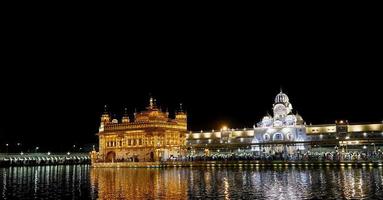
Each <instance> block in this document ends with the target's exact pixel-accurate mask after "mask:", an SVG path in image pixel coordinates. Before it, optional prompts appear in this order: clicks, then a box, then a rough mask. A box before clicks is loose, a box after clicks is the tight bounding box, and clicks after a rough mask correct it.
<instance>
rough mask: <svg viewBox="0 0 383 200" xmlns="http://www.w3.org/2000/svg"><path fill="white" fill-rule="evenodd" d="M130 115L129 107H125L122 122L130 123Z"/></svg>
mask: <svg viewBox="0 0 383 200" xmlns="http://www.w3.org/2000/svg"><path fill="white" fill-rule="evenodd" d="M129 122H130V119H129V115H128V109H127V108H124V116H123V117H122V123H129Z"/></svg>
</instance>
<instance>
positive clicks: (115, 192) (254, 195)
mask: <svg viewBox="0 0 383 200" xmlns="http://www.w3.org/2000/svg"><path fill="white" fill-rule="evenodd" d="M382 171H383V170H382V168H381V167H380V168H370V167H363V168H356V167H342V168H340V167H339V168H337V167H330V168H326V167H323V168H312V167H308V168H306V167H295V168H293V167H274V168H273V167H271V168H262V167H260V168H256V167H254V168H168V169H130V168H121V169H108V168H103V169H100V168H99V169H92V168H90V167H89V166H88V165H73V166H69V165H68V166H38V167H10V168H0V184H1V185H0V186H1V187H0V199H382V198H383V173H382Z"/></svg>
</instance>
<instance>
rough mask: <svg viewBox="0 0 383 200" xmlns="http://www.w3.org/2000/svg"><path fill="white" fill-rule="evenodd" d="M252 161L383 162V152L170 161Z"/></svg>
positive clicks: (192, 157)
mask: <svg viewBox="0 0 383 200" xmlns="http://www.w3.org/2000/svg"><path fill="white" fill-rule="evenodd" d="M242 160H243V161H251V160H263V161H273V160H285V161H334V162H337V161H375V160H383V152H382V151H381V150H380V149H378V150H377V151H350V152H338V151H333V152H330V151H329V152H310V151H307V152H304V153H295V154H286V153H284V152H277V153H272V154H270V153H262V154H253V153H251V152H250V153H246V152H243V153H223V152H222V153H212V154H210V155H204V154H197V155H188V156H186V157H182V158H172V159H171V160H169V161H242Z"/></svg>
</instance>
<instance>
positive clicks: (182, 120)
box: [175, 103, 187, 128]
mask: <svg viewBox="0 0 383 200" xmlns="http://www.w3.org/2000/svg"><path fill="white" fill-rule="evenodd" d="M175 120H176V122H177V123H178V124H180V125H184V126H185V128H186V127H187V114H186V113H185V112H184V110H183V108H182V103H180V107H179V109H178V111H177V112H176V119H175Z"/></svg>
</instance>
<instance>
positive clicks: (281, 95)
mask: <svg viewBox="0 0 383 200" xmlns="http://www.w3.org/2000/svg"><path fill="white" fill-rule="evenodd" d="M288 102H289V97H288V96H287V95H286V94H285V93H283V92H282V91H281V92H280V93H279V94H277V96H276V97H275V103H288Z"/></svg>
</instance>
